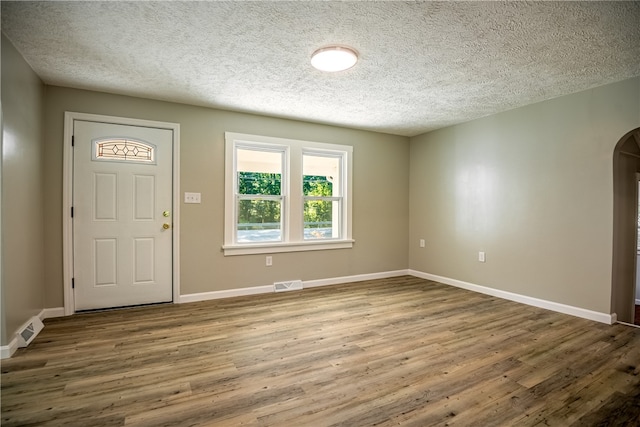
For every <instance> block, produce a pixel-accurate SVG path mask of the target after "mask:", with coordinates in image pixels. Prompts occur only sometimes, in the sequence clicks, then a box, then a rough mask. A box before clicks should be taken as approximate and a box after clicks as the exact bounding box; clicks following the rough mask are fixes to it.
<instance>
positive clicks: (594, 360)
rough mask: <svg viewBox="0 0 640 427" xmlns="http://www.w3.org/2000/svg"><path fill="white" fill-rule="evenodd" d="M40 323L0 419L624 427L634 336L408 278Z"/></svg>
mask: <svg viewBox="0 0 640 427" xmlns="http://www.w3.org/2000/svg"><path fill="white" fill-rule="evenodd" d="M45 324H46V327H45V328H44V330H43V331H42V332H41V333H40V335H39V336H38V337H37V338H36V340H35V341H34V342H33V343H32V344H31V345H30V346H29V347H28V348H26V349H20V350H18V351H17V352H16V354H15V355H14V357H13V358H11V359H7V360H3V361H2V376H1V380H2V385H1V390H2V396H1V397H2V401H1V408H2V411H1V412H2V426H6V427H9V426H58V425H65V426H83V427H84V426H154V427H158V426H240V425H250V426H296V427H297V426H374V425H375V426H397V425H404V426H445V425H449V426H583V425H584V426H596V425H597V426H607V425H611V426H638V425H640V375H638V374H639V372H640V329H637V328H633V327H629V326H624V325H614V326H608V325H604V324H600V323H596V322H592V321H588V320H584V319H579V318H575V317H571V316H566V315H562V314H558V313H553V312H550V311H546V310H542V309H538V308H534V307H529V306H525V305H520V304H517V303H514V302H510V301H505V300H500V299H497V298H493V297H490V296H486V295H481V294H477V293H472V292H468V291H465V290H461V289H457V288H453V287H449V286H446V285H442V284H439V283H435V282H430V281H427V280H423V279H419V278H415V277H409V276H405V277H398V278H392V279H384V280H373V281H368V282H359V283H352V284H345V285H337V286H329V287H322V288H314V289H306V290H303V291H296V292H287V293H278V294H264V295H257V296H250V297H240V298H233V299H226V300H216V301H207V302H200V303H192V304H181V305H178V304H176V305H163V306H154V307H144V308H134V309H123V310H116V311H108V312H99V313H88V314H78V315H74V316H70V317H66V318H58V319H49V320H48V321H46V322H45Z"/></svg>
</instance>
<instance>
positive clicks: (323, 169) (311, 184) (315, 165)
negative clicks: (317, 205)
mask: <svg viewBox="0 0 640 427" xmlns="http://www.w3.org/2000/svg"><path fill="white" fill-rule="evenodd" d="M340 159H341V158H340V157H335V156H319V155H313V154H305V155H304V156H303V157H302V175H303V176H302V191H303V194H304V195H305V196H325V197H331V196H339V195H340V194H338V193H339V188H340Z"/></svg>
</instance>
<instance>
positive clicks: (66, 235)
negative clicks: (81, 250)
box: [62, 111, 180, 316]
mask: <svg viewBox="0 0 640 427" xmlns="http://www.w3.org/2000/svg"><path fill="white" fill-rule="evenodd" d="M75 120H82V121H88V122H100V123H110V124H118V125H129V126H141V127H152V128H158V129H168V130H171V131H172V132H173V172H172V180H173V188H172V200H173V208H172V213H173V227H172V229H171V231H172V239H173V247H172V254H171V255H172V262H173V266H172V267H173V273H172V274H173V277H172V282H173V302H174V303H176V302H178V301H179V300H180V124H179V123H170V122H158V121H152V120H141V119H132V118H126V117H116V116H105V115H99V114H87V113H77V112H71V111H66V112H65V113H64V141H63V147H64V148H63V161H62V163H63V164H62V265H63V267H62V276H63V289H64V314H65V316H70V315H72V314H74V313H75V301H74V294H73V289H72V284H71V283H72V278H73V219H72V218H71V207H72V204H73V149H72V146H71V139H72V136H73V122H74V121H75Z"/></svg>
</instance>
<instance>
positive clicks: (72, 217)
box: [71, 206, 73, 218]
mask: <svg viewBox="0 0 640 427" xmlns="http://www.w3.org/2000/svg"><path fill="white" fill-rule="evenodd" d="M71 218H73V206H71Z"/></svg>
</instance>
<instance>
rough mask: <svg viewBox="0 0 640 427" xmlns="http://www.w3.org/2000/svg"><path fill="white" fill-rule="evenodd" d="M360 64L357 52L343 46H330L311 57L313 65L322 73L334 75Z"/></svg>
mask: <svg viewBox="0 0 640 427" xmlns="http://www.w3.org/2000/svg"><path fill="white" fill-rule="evenodd" d="M356 62H358V54H357V53H356V52H355V50H353V49H350V48H348V47H343V46H329V47H323V48H322V49H318V50H316V51H315V52H314V53H313V55H311V65H313V67H314V68H316V69H318V70H320V71H327V72H329V73H334V72H336V71H344V70H347V69H349V68H351V67H353V66H354V65H356Z"/></svg>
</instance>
